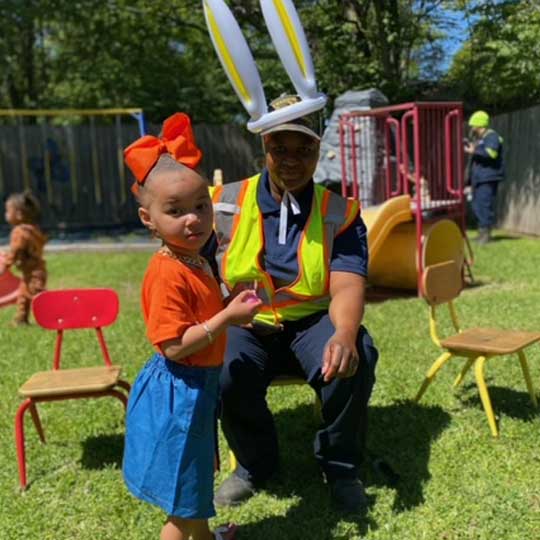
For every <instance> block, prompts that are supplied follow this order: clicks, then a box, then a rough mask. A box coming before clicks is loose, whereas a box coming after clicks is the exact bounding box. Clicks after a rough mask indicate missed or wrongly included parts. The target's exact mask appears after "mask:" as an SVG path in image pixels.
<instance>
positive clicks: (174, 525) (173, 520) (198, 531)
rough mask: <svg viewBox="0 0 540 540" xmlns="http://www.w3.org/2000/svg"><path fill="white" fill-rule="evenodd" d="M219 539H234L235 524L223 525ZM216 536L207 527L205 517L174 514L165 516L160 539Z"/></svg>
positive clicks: (196, 539)
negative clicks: (192, 517) (165, 520)
mask: <svg viewBox="0 0 540 540" xmlns="http://www.w3.org/2000/svg"><path fill="white" fill-rule="evenodd" d="M224 529H227V530H226V531H225V532H223V533H221V536H220V537H219V538H220V539H223V540H234V536H235V533H236V526H235V525H230V526H228V527H224ZM215 538H216V536H214V533H213V532H212V531H211V530H210V528H209V527H208V521H207V520H206V519H182V518H178V517H174V516H169V517H168V518H167V523H165V525H164V526H163V529H161V536H160V539H161V540H215Z"/></svg>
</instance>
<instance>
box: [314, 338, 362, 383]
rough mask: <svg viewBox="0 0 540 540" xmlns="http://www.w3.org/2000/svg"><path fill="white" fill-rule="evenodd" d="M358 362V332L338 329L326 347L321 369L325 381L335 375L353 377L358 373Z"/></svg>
mask: <svg viewBox="0 0 540 540" xmlns="http://www.w3.org/2000/svg"><path fill="white" fill-rule="evenodd" d="M358 362H359V356H358V350H357V349H356V332H354V331H352V330H336V332H335V333H334V335H333V336H332V337H331V338H330V339H329V340H328V341H327V342H326V345H325V347H324V352H323V363H322V370H321V372H322V375H323V378H324V382H329V381H331V380H332V379H333V378H334V377H338V378H346V377H352V376H353V375H354V374H355V373H356V370H357V368H358Z"/></svg>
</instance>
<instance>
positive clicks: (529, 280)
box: [0, 234, 540, 540]
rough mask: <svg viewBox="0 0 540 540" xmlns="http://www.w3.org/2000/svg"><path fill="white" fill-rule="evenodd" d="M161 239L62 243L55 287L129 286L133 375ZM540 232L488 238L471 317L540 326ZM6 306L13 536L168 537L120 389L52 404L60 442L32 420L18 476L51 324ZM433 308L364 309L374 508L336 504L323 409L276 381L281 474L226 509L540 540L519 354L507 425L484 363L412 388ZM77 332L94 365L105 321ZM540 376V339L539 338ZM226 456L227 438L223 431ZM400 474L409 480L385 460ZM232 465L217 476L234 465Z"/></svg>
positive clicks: (334, 528) (0, 529)
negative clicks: (459, 381)
mask: <svg viewBox="0 0 540 540" xmlns="http://www.w3.org/2000/svg"><path fill="white" fill-rule="evenodd" d="M148 257H149V253H140V252H139V253H103V254H101V253H94V254H91V253H90V254H89V253H81V254H75V253H62V254H50V255H49V256H48V265H49V273H50V281H49V287H50V288H64V287H89V286H106V287H113V288H115V289H116V290H117V291H118V292H119V294H120V297H121V314H120V317H119V319H118V321H117V323H116V324H115V325H114V326H113V327H111V328H109V329H106V330H105V332H106V336H107V338H108V341H109V343H110V347H111V354H112V357H113V360H114V361H115V362H117V363H120V364H122V365H123V366H124V371H125V375H126V377H127V378H128V380H131V381H132V380H133V379H134V377H135V375H136V374H137V372H138V370H139V369H140V368H141V367H142V365H143V364H144V362H145V361H146V359H147V357H148V356H149V355H150V354H151V348H150V346H149V345H148V344H147V343H146V341H145V336H144V327H143V323H142V318H141V315H140V311H139V288H140V282H141V278H142V276H143V273H144V269H145V265H146V262H147V259H148ZM539 269H540V240H539V239H532V238H513V237H508V236H503V235H502V234H500V235H499V236H498V237H496V241H495V242H493V243H491V244H489V245H487V246H485V247H482V248H477V249H476V264H475V266H474V276H475V278H476V286H475V287H471V288H469V289H467V290H466V291H464V293H463V294H462V296H461V298H460V300H459V302H458V304H457V307H458V312H459V314H460V316H461V318H462V320H463V322H464V323H466V324H464V326H475V325H485V326H489V325H492V326H501V327H505V328H521V329H525V330H539V329H540V270H539ZM13 310H14V308H13V307H8V308H4V309H2V310H0V336H1V337H0V339H1V342H2V344H3V345H2V355H1V358H0V366H1V367H0V369H1V374H2V376H1V379H0V441H1V445H2V446H1V449H2V450H1V453H0V539H1V540H4V539H6V540H18V539H29V538H32V539H34V538H35V539H40V540H75V539H77V540H109V539H110V540H112V539H119V538H121V539H129V540H148V539H154V538H156V539H157V538H158V535H159V530H160V528H161V525H162V522H163V514H162V512H161V511H160V510H159V509H156V508H153V507H151V506H149V505H147V504H145V503H141V502H139V501H138V500H136V499H134V498H133V497H131V496H130V495H129V493H128V492H127V490H126V488H125V487H124V484H123V482H122V477H121V470H120V469H121V459H122V445H123V413H122V407H121V405H120V402H118V401H116V400H113V399H110V398H107V399H99V400H82V401H67V402H60V403H48V404H42V405H40V406H39V410H40V414H41V418H42V422H43V425H44V429H45V435H46V437H47V444H46V445H42V444H41V443H40V442H39V439H38V436H37V433H36V432H35V430H34V427H33V425H32V422H31V420H30V419H29V418H27V421H26V434H27V461H28V476H29V481H30V485H29V488H28V490H27V491H26V492H24V493H21V492H20V491H19V488H18V474H17V464H16V455H15V445H14V438H13V420H14V415H15V412H16V410H17V407H18V405H19V403H20V399H19V397H18V395H17V388H18V386H19V385H20V384H22V383H23V382H24V381H25V380H26V378H27V377H28V376H29V375H30V374H32V373H33V372H34V371H37V370H43V369H48V368H49V365H50V361H51V359H52V350H53V338H54V336H53V333H51V332H45V331H43V330H40V329H39V328H37V327H36V326H35V325H33V326H31V327H29V328H16V329H13V328H9V327H8V322H9V320H10V318H11V317H12V315H13ZM427 316H428V314H427V307H426V305H425V304H424V302H423V301H422V300H420V299H417V298H408V299H400V300H391V301H387V302H382V303H377V304H369V305H368V307H367V310H366V317H365V323H366V326H367V327H368V328H369V330H370V332H371V334H372V335H373V337H374V339H375V341H376V343H377V346H378V348H379V350H380V360H379V365H378V371H377V383H376V387H375V390H374V394H373V397H372V402H371V403H372V407H371V413H370V434H369V440H368V446H369V452H370V456H371V457H370V459H369V460H368V461H367V462H366V467H365V470H364V471H363V477H364V480H365V483H366V487H367V492H368V496H369V499H370V503H371V504H370V508H369V510H368V512H367V513H366V515H364V516H361V517H358V518H356V519H351V518H347V519H344V518H342V517H341V516H340V515H339V514H337V513H336V512H334V511H333V510H332V509H331V508H330V507H329V504H328V497H327V491H326V486H325V485H324V484H323V483H322V481H321V478H320V475H319V472H318V469H317V466H316V464H315V461H314V458H313V455H312V437H313V434H314V432H315V430H316V428H317V420H316V418H315V416H314V415H313V412H312V393H311V391H310V389H309V388H308V387H285V388H272V389H271V390H270V403H271V407H272V409H273V411H274V412H275V416H276V422H277V425H278V431H279V436H280V444H281V447H282V458H283V459H282V471H281V474H280V476H279V478H277V479H276V480H275V482H273V483H272V484H271V485H269V486H268V488H267V489H266V490H265V491H263V492H261V493H259V494H258V495H257V496H256V497H254V498H253V499H252V500H250V501H248V502H247V503H245V504H244V505H243V506H240V507H238V508H236V509H231V510H227V511H223V510H219V512H218V516H217V517H216V518H215V520H214V523H221V522H224V521H227V520H234V521H235V522H237V523H238V524H239V525H240V526H241V527H242V528H241V534H240V535H239V538H240V540H242V539H252V540H283V539H287V540H296V539H298V540H308V539H312V538H313V539H316V540H338V539H339V540H352V539H360V538H366V539H370V540H375V539H377V540H382V539H385V540H409V539H410V540H419V539H427V540H435V539H437V540H438V539H443V540H458V539H459V540H462V539H479V540H480V539H482V540H483V539H485V540H488V539H489V540H494V539H497V540H512V539H515V540H524V539H531V540H536V539H538V538H540V422H539V416H538V412H537V411H536V410H534V409H533V407H532V405H531V404H530V402H529V399H528V394H527V391H526V388H525V383H524V381H523V378H522V375H521V370H520V367H519V362H518V361H517V358H513V357H503V358H497V359H493V360H491V361H490V362H488V365H487V370H486V373H487V377H486V379H487V382H488V385H489V388H490V393H491V398H492V402H493V406H494V409H495V413H496V415H497V417H498V419H499V427H500V430H501V436H500V438H499V439H494V438H492V437H491V435H490V431H489V428H488V424H487V420H486V417H485V414H484V412H483V409H482V406H481V403H480V400H479V397H478V393H477V390H476V386H475V384H474V376H473V374H472V373H470V374H469V375H468V377H467V379H466V381H465V383H464V385H463V386H462V387H461V388H460V389H458V390H456V391H454V390H453V389H452V381H453V378H454V376H455V375H456V374H457V372H458V371H459V369H460V367H461V362H460V361H455V362H454V363H453V364H452V363H450V365H448V366H446V367H445V369H443V371H442V372H441V373H440V376H439V377H438V378H437V379H436V381H435V382H434V383H433V384H432V385H431V387H430V388H429V389H428V391H427V393H426V395H425V396H424V398H423V400H422V401H421V402H420V403H419V404H415V403H413V402H412V401H411V398H412V397H413V396H414V394H415V393H416V391H417V389H418V387H419V385H420V383H421V381H422V379H423V376H424V373H425V371H426V370H427V369H428V367H429V366H430V365H431V363H432V361H433V360H434V359H435V358H436V356H437V354H438V351H437V349H436V347H435V346H434V345H433V344H432V343H431V341H430V339H429V331H428V318H427ZM69 337H70V336H67V338H66V344H65V347H66V353H67V354H69V353H73V354H75V355H78V356H80V357H81V362H82V363H83V364H86V363H88V364H89V363H92V359H95V358H97V355H98V353H99V351H98V347H97V345H96V344H95V343H94V338H93V335H92V334H91V333H83V334H82V335H80V336H78V337H76V336H75V335H73V336H71V339H68V338H69ZM528 358H529V365H530V368H531V373H532V377H533V381H534V384H535V385H536V387H537V388H540V345H535V346H533V347H532V348H531V349H529V353H528ZM221 443H222V444H221V453H222V461H223V465H224V469H226V465H227V448H226V444H225V442H224V441H223V440H222V441H221ZM378 459H383V460H385V462H386V463H388V464H389V465H390V466H391V467H392V469H393V470H394V471H396V472H397V473H398V474H399V475H400V480H399V482H398V483H397V484H396V485H390V484H389V482H388V479H387V477H385V476H384V475H383V474H382V473H381V472H380V468H377V467H376V466H375V464H376V463H377V460H378ZM225 474H226V471H225V470H223V471H222V472H221V473H220V475H219V476H218V478H217V479H216V482H217V483H219V482H220V481H221V480H222V479H223V478H224V476H225Z"/></svg>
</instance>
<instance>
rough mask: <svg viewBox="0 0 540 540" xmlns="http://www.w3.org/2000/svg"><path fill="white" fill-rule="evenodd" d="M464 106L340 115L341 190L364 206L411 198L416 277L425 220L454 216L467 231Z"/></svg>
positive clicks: (417, 106)
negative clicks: (414, 226) (415, 236)
mask: <svg viewBox="0 0 540 540" xmlns="http://www.w3.org/2000/svg"><path fill="white" fill-rule="evenodd" d="M462 126H463V106H462V104H461V103H460V102H433V103H428V102H418V103H403V104H400V105H394V106H390V107H382V108H378V109H371V110H366V111H355V112H351V113H347V114H344V115H342V116H341V118H340V124H339V141H340V155H341V168H342V186H341V187H342V194H343V196H346V197H353V198H355V199H358V200H359V201H360V203H361V205H362V206H363V207H366V206H372V205H376V204H380V203H382V202H384V201H385V200H387V199H390V198H392V197H396V196H398V195H402V194H410V195H411V197H412V201H413V203H412V211H413V215H414V218H415V221H416V231H417V238H416V243H417V254H418V275H419V278H420V276H421V275H422V271H423V268H422V258H421V253H422V232H423V227H424V224H425V223H426V222H430V221H433V220H436V219H440V218H443V217H446V218H450V219H453V220H454V221H456V223H457V224H458V225H459V226H460V228H461V230H462V231H463V233H464V234H465V199H464V195H463V188H464V181H463V176H464V167H463V164H464V161H463V139H462V133H463V127H462Z"/></svg>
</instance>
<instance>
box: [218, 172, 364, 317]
mask: <svg viewBox="0 0 540 540" xmlns="http://www.w3.org/2000/svg"><path fill="white" fill-rule="evenodd" d="M259 180H260V175H256V176H253V177H251V178H249V179H247V180H244V181H242V182H236V183H234V184H226V185H225V186H223V187H222V188H221V186H220V189H216V190H213V193H212V198H213V202H214V219H215V225H216V233H217V241H218V250H217V253H216V259H217V262H218V266H219V269H220V274H221V278H222V279H223V281H224V282H225V284H226V285H227V287H228V288H229V289H233V288H234V286H235V285H237V284H239V283H241V284H244V285H247V286H249V287H252V286H253V283H254V282H255V281H256V282H257V283H258V284H259V288H258V291H257V292H258V294H259V296H260V297H261V299H262V300H263V302H264V304H263V306H262V308H261V310H260V312H259V314H258V315H257V317H256V319H257V320H258V321H261V322H265V323H267V324H279V322H280V321H282V320H297V319H300V318H303V317H305V316H307V315H310V314H312V313H316V312H318V311H322V310H326V309H328V305H329V301H330V299H329V281H330V271H329V269H330V258H331V254H332V248H333V244H334V238H335V237H336V236H337V235H338V234H339V233H340V232H341V231H343V230H344V229H345V228H347V227H348V226H349V225H350V224H351V223H352V221H353V220H354V219H355V218H356V216H357V214H358V203H357V202H356V201H353V200H347V199H344V198H342V197H340V196H338V195H336V194H334V193H332V192H331V191H329V190H327V189H325V188H324V187H322V186H319V185H314V196H313V203H312V208H311V211H310V214H309V216H308V219H307V222H306V225H305V227H304V231H303V233H302V236H301V238H300V239H299V242H298V252H297V262H298V270H299V271H298V275H297V277H296V279H295V280H294V281H293V282H292V283H291V284H290V285H288V286H286V287H281V288H278V289H275V288H274V285H273V282H272V279H271V277H270V275H269V274H268V273H267V272H266V271H265V270H264V268H263V267H262V265H261V261H262V260H263V250H264V225H263V218H262V215H261V213H260V211H259V207H258V205H257V188H258V185H259Z"/></svg>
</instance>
